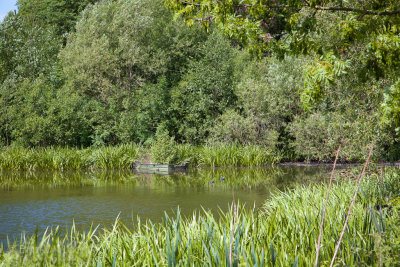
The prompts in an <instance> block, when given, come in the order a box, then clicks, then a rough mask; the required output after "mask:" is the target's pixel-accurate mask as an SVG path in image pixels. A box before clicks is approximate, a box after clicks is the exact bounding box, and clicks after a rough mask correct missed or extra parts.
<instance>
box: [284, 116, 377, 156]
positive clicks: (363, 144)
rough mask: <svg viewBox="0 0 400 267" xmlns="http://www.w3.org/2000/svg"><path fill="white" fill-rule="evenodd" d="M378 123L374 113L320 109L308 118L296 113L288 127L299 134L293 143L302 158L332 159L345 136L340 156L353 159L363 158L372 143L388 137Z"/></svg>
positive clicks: (293, 133)
mask: <svg viewBox="0 0 400 267" xmlns="http://www.w3.org/2000/svg"><path fill="white" fill-rule="evenodd" d="M377 125H378V123H377V118H376V117H375V116H374V115H368V114H359V116H357V115H355V114H354V115H353V116H350V115H348V116H346V115H344V114H340V113H338V112H332V113H327V114H322V113H321V112H316V113H314V114H311V115H309V116H308V117H306V118H302V117H296V119H295V120H294V121H293V123H291V124H290V125H289V127H288V129H289V131H290V133H291V134H292V135H293V136H294V137H295V140H294V141H293V144H292V146H293V148H294V150H295V152H296V153H297V155H298V156H300V157H301V158H304V159H306V160H307V161H310V160H316V161H332V160H333V159H334V158H335V152H336V150H337V148H338V145H339V142H340V140H342V148H341V151H340V154H339V160H341V161H350V162H353V161H363V160H364V158H365V157H366V156H367V155H368V150H369V146H370V145H371V144H372V143H378V142H379V141H380V140H382V139H383V138H385V136H384V135H383V134H380V130H379V128H377V127H376V126H377ZM376 147H377V151H376V152H375V153H374V155H375V157H377V158H378V157H379V156H380V154H381V151H380V149H379V146H376Z"/></svg>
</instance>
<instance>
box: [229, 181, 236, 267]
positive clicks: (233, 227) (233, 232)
mask: <svg viewBox="0 0 400 267" xmlns="http://www.w3.org/2000/svg"><path fill="white" fill-rule="evenodd" d="M232 197H233V225H232V228H231V232H232V234H231V242H230V244H229V266H231V267H232V244H233V237H234V234H235V232H236V228H235V225H236V216H237V209H236V203H235V195H234V193H233V188H232Z"/></svg>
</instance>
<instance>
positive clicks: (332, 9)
mask: <svg viewBox="0 0 400 267" xmlns="http://www.w3.org/2000/svg"><path fill="white" fill-rule="evenodd" d="M314 8H315V9H317V10H324V11H346V12H354V13H361V14H365V15H381V16H390V15H397V14H400V10H390V11H372V10H363V9H357V8H350V7H324V6H315V7H314Z"/></svg>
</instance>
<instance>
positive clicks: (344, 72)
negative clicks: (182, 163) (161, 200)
mask: <svg viewBox="0 0 400 267" xmlns="http://www.w3.org/2000/svg"><path fill="white" fill-rule="evenodd" d="M337 16H340V14H338V15H337ZM334 23H337V21H335V20H332V21H329V20H326V21H325V24H324V25H320V26H319V27H325V28H326V29H329V28H330V27H332V24H334ZM228 37H229V36H227V35H226V33H225V34H224V32H223V30H221V29H220V28H219V27H216V26H215V27H213V26H210V27H207V28H206V30H204V27H201V25H199V23H194V24H193V25H191V26H188V25H187V24H186V23H184V21H183V20H182V19H181V18H179V17H176V14H174V13H173V11H171V10H169V9H167V8H166V7H165V6H164V5H163V3H162V2H161V1H151V0H115V1H110V0H105V1H100V2H97V1H94V0H86V1H77V0H74V1H68V2H59V1H56V0H46V1H39V0H19V1H18V12H15V13H10V14H8V16H7V17H6V18H5V19H4V21H3V22H2V23H1V24H0V145H4V146H9V145H12V144H17V145H22V146H26V147H38V146H40V147H46V146H53V145H57V146H69V147H89V146H105V145H118V144H125V143H132V142H134V143H137V144H144V145H151V144H154V143H157V142H160V140H161V141H162V140H166V142H167V143H168V142H170V143H171V142H173V143H179V144H192V145H204V144H207V145H211V146H212V145H221V144H236V145H243V146H245V145H257V146H259V147H267V148H268V149H269V151H277V153H279V155H281V157H282V158H283V159H284V160H318V161H329V160H332V158H333V157H334V151H335V150H336V148H337V145H338V143H339V142H342V143H343V149H342V152H341V156H340V159H341V160H342V161H357V160H360V159H362V158H363V157H365V156H366V155H367V154H368V153H367V152H366V151H367V149H368V145H369V144H371V143H375V147H376V151H377V152H376V153H375V155H376V157H378V158H379V159H384V160H397V159H399V158H400V148H399V146H398V139H397V131H396V127H395V126H394V124H388V123H383V122H382V118H383V115H382V103H383V102H384V100H385V99H384V97H385V94H384V93H385V88H388V86H390V85H391V83H392V78H391V77H393V76H390V77H389V76H387V75H386V76H385V75H381V76H379V77H376V76H372V75H369V73H368V72H362V71H360V72H353V71H352V70H360V69H362V68H361V67H360V66H361V65H362V64H363V62H360V61H359V60H358V59H357V58H356V55H357V49H356V47H355V46H354V47H352V48H351V49H352V52H351V53H348V54H346V55H344V54H343V57H344V60H343V62H344V63H343V64H345V66H344V67H341V66H340V65H338V66H337V69H333V70H331V69H327V71H326V73H324V72H322V73H318V75H320V78H321V80H324V79H328V80H329V79H330V76H329V75H331V73H330V72H329V71H333V72H334V74H340V75H336V76H337V77H336V76H335V81H334V82H329V83H326V86H325V91H324V101H322V102H320V103H319V104H318V105H314V106H313V108H312V109H311V108H309V107H308V106H307V105H305V103H306V104H307V103H308V102H307V101H304V98H305V97H306V96H307V95H306V94H300V93H301V92H304V91H303V90H304V88H307V86H310V76H307V73H310V72H306V71H305V70H306V69H307V66H313V64H317V63H316V61H315V59H316V57H317V55H316V54H312V53H311V54H310V53H306V54H305V53H303V52H302V51H299V52H298V53H285V55H283V56H282V55H280V54H277V53H274V52H270V53H267V54H264V55H262V56H261V57H260V56H259V55H255V54H254V52H252V51H249V50H248V49H246V46H245V44H244V43H243V42H240V40H237V39H230V38H228ZM329 41H333V40H326V42H329ZM359 45H362V44H359ZM343 53H344V52H343ZM334 57H335V55H331V57H330V58H334ZM332 64H333V63H332ZM335 66H336V65H335ZM324 75H325V76H324ZM332 75H333V74H332ZM314 76H315V75H314ZM314 76H313V77H314ZM311 83H312V82H311ZM386 91H387V90H386ZM301 97H302V98H301ZM386 121H387V118H386ZM170 138H172V139H170ZM172 145H173V144H172Z"/></svg>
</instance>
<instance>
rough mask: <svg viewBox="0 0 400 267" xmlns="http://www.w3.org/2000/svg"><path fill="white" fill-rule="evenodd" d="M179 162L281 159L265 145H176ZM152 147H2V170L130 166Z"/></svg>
mask: <svg viewBox="0 0 400 267" xmlns="http://www.w3.org/2000/svg"><path fill="white" fill-rule="evenodd" d="M175 146H176V149H175V150H176V153H177V157H176V158H177V162H175V163H177V164H180V163H183V162H189V163H190V165H191V166H209V167H218V166H262V165H267V164H274V163H276V162H279V161H280V160H281V157H280V156H279V154H277V153H276V152H274V151H272V150H271V149H269V148H266V147H261V146H252V145H248V146H239V145H223V144H221V145H215V146H202V147H197V146H192V145H187V144H186V145H183V144H175ZM149 151H150V147H144V146H141V145H137V144H123V145H118V146H113V147H99V148H93V147H90V148H83V149H79V148H65V147H46V148H23V147H19V146H10V147H2V148H0V170H38V169H50V170H79V169H128V168H129V167H130V166H131V165H132V164H133V163H135V162H140V161H144V160H145V159H148V158H149V157H148V154H149Z"/></svg>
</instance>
